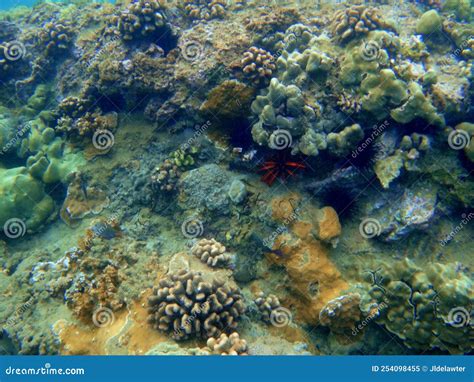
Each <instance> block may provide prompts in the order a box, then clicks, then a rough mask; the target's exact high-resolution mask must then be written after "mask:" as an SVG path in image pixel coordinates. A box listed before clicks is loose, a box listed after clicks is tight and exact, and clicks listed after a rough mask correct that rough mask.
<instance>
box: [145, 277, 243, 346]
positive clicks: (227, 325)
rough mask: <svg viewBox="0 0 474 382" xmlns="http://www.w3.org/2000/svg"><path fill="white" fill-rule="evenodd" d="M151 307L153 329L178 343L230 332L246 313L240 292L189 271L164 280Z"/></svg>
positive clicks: (150, 300)
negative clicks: (192, 338) (178, 341)
mask: <svg viewBox="0 0 474 382" xmlns="http://www.w3.org/2000/svg"><path fill="white" fill-rule="evenodd" d="M148 304H149V314H150V317H149V322H150V323H151V325H152V326H153V328H155V329H157V330H161V331H164V332H171V333H170V334H171V335H172V337H173V338H175V339H177V340H184V339H187V338H191V337H202V338H209V337H213V336H216V335H220V334H221V333H222V332H231V331H232V330H235V329H236V328H237V325H238V320H239V318H240V316H241V315H242V314H243V313H244V311H245V306H244V304H243V301H242V297H241V295H240V294H239V291H238V290H236V289H234V288H231V287H228V286H226V285H225V284H224V282H223V281H218V280H213V281H212V282H205V281H204V280H203V278H202V277H201V276H200V275H199V274H197V273H193V272H187V271H181V272H178V273H176V274H171V275H169V276H168V277H166V278H163V279H161V280H160V282H159V284H158V286H157V287H155V288H154V289H153V295H152V296H151V297H150V298H149V302H148Z"/></svg>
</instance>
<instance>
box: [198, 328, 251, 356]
mask: <svg viewBox="0 0 474 382" xmlns="http://www.w3.org/2000/svg"><path fill="white" fill-rule="evenodd" d="M207 348H208V349H209V351H210V353H211V354H219V355H247V354H248V347H247V342H246V341H245V340H243V339H241V338H240V336H239V333H236V332H234V333H232V334H231V335H229V336H228V335H227V334H225V333H222V334H221V335H220V336H219V337H218V338H213V337H212V338H209V339H208V340H207ZM205 350H207V349H205Z"/></svg>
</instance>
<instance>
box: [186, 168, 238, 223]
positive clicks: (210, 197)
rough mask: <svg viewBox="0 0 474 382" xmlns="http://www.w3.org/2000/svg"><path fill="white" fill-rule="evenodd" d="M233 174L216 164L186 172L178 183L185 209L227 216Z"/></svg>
mask: <svg viewBox="0 0 474 382" xmlns="http://www.w3.org/2000/svg"><path fill="white" fill-rule="evenodd" d="M231 179H232V174H231V173H230V172H228V171H226V170H224V169H222V168H220V167H219V166H218V165H216V164H209V165H205V166H202V167H199V168H196V169H194V170H191V171H188V172H185V173H184V174H183V176H182V178H181V180H180V182H179V183H178V188H179V189H180V191H181V194H180V204H181V206H182V207H183V208H184V209H196V208H200V209H208V210H210V211H213V212H216V213H221V214H225V215H227V214H228V213H229V204H230V203H229V198H228V197H227V195H228V193H229V190H230V186H231V182H232V181H231Z"/></svg>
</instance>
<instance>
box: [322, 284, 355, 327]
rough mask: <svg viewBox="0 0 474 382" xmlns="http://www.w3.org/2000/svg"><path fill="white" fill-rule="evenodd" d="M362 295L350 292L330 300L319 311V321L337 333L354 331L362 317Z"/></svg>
mask: <svg viewBox="0 0 474 382" xmlns="http://www.w3.org/2000/svg"><path fill="white" fill-rule="evenodd" d="M360 302H361V296H360V295H359V294H357V293H349V294H346V295H342V296H340V297H337V298H335V299H333V300H331V301H329V302H328V303H327V304H326V306H324V308H323V309H321V311H320V312H319V322H320V323H321V325H323V326H328V327H329V328H330V329H331V331H332V332H334V333H337V334H348V333H352V331H353V330H354V328H355V327H356V324H357V323H358V322H359V321H360V320H361V319H362V311H361V309H360V307H359V305H360Z"/></svg>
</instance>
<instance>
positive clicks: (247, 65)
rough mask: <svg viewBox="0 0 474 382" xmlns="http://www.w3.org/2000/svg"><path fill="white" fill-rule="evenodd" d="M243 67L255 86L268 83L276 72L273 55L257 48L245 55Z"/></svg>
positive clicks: (252, 48) (251, 49) (242, 62)
mask: <svg viewBox="0 0 474 382" xmlns="http://www.w3.org/2000/svg"><path fill="white" fill-rule="evenodd" d="M241 65H242V71H243V72H244V74H245V75H246V76H247V77H248V78H249V79H250V80H251V81H252V82H253V83H255V84H260V83H265V82H267V81H268V80H270V79H271V78H272V75H273V71H275V70H276V65H275V62H274V58H273V55H272V54H271V53H269V52H267V51H266V50H265V49H261V48H257V47H255V46H252V47H251V48H250V49H249V50H248V51H247V52H245V53H244V57H243V58H242V61H241Z"/></svg>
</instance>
